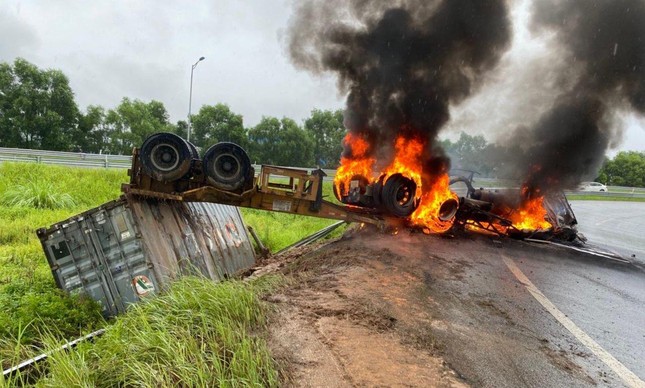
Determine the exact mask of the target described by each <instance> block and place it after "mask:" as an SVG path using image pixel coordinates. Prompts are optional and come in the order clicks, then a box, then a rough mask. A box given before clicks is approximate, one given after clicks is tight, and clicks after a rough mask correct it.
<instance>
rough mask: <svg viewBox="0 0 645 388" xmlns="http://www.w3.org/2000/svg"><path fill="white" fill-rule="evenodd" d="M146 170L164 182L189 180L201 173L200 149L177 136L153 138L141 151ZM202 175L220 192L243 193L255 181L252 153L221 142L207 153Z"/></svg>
mask: <svg viewBox="0 0 645 388" xmlns="http://www.w3.org/2000/svg"><path fill="white" fill-rule="evenodd" d="M139 160H140V162H141V168H142V170H143V171H144V172H145V173H146V174H148V175H150V176H151V177H152V178H153V179H155V180H157V181H160V182H165V183H169V182H174V181H177V180H183V179H189V178H191V177H193V176H195V175H197V174H199V173H200V172H199V171H196V166H197V165H198V163H196V162H199V161H200V158H199V153H198V151H197V148H196V147H195V146H194V145H193V144H192V143H190V142H188V141H186V140H185V139H183V138H181V137H179V136H177V135H175V134H173V133H156V134H154V135H151V136H149V137H148V138H147V139H146V140H145V141H144V142H143V145H142V146H141V148H140V149H139ZM201 172H203V174H204V175H205V177H206V180H207V181H208V183H209V184H210V185H212V186H214V187H215V188H217V189H220V190H226V191H239V190H241V189H243V188H244V187H247V186H248V185H249V184H251V183H252V182H253V176H254V170H253V166H252V165H251V160H250V159H249V156H248V154H247V153H246V151H244V149H243V148H242V147H240V146H239V145H237V144H235V143H229V142H221V143H217V144H215V145H213V146H211V147H210V148H208V150H206V152H205V153H204V156H203V158H202V159H201Z"/></svg>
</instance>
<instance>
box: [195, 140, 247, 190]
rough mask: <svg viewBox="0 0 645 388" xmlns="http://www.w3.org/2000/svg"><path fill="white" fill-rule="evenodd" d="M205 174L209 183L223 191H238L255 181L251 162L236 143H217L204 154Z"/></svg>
mask: <svg viewBox="0 0 645 388" xmlns="http://www.w3.org/2000/svg"><path fill="white" fill-rule="evenodd" d="M203 168H204V173H205V174H206V176H207V178H208V182H209V183H210V184H211V185H213V186H215V187H216V188H218V189H221V190H227V191H236V190H239V189H241V188H243V187H244V185H245V183H248V182H250V181H252V180H253V167H252V166H251V160H250V159H249V156H248V155H247V153H246V151H244V149H243V148H242V147H240V146H239V145H237V144H234V143H217V144H215V145H213V146H212V147H210V148H209V149H208V151H206V153H205V154H204V159H203Z"/></svg>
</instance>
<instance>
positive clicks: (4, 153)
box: [0, 147, 645, 198]
mask: <svg viewBox="0 0 645 388" xmlns="http://www.w3.org/2000/svg"><path fill="white" fill-rule="evenodd" d="M3 161H4V162H34V163H43V164H57V165H63V166H75V167H94V168H129V167H130V165H131V164H132V156H129V155H127V156H126V155H99V154H86V153H82V152H60V151H42V150H25V149H21V148H2V147H0V162H3ZM253 167H254V168H255V172H256V174H257V173H259V171H260V166H259V165H255V164H254V165H253ZM287 168H293V167H287ZM296 168H299V167H296ZM309 170H311V168H309ZM323 171H324V172H325V173H326V174H327V176H326V177H325V179H324V180H325V181H330V180H333V179H334V175H336V170H323ZM509 182H510V181H506V180H498V179H491V178H480V177H475V186H477V187H479V186H480V185H481V186H484V187H509V186H513V185H512V184H509ZM572 193H573V192H572ZM575 193H576V194H593V195H601V196H611V197H634V198H645V188H642V187H641V188H633V187H620V186H609V192H605V193H596V192H593V193H592V192H575Z"/></svg>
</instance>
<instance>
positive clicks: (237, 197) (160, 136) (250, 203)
mask: <svg viewBox="0 0 645 388" xmlns="http://www.w3.org/2000/svg"><path fill="white" fill-rule="evenodd" d="M128 174H129V176H130V183H128V184H124V185H123V186H122V191H123V192H124V193H126V194H132V195H136V196H143V197H151V198H160V199H166V200H176V201H186V202H215V203H221V204H227V205H234V206H240V207H248V208H254V209H261V210H269V211H278V212H286V213H291V214H299V215H306V216H313V217H322V218H329V219H337V220H342V221H346V222H359V223H366V224H372V225H375V226H376V227H378V228H381V229H389V228H392V227H395V228H396V227H400V226H406V225H407V221H406V219H407V217H409V216H410V215H411V214H412V213H413V212H414V210H415V209H416V208H417V207H418V205H419V199H418V198H415V195H414V193H415V190H416V184H415V183H414V181H413V180H412V179H409V178H407V177H405V176H404V175H402V174H393V175H390V176H386V175H385V174H383V175H381V176H380V177H379V178H378V179H376V180H375V181H373V182H371V183H370V181H369V180H368V179H367V178H365V177H361V176H356V177H353V178H352V179H351V180H350V181H349V184H348V187H344V186H342V185H341V187H340V189H339V188H337V187H336V186H335V185H334V194H335V196H336V198H337V199H338V200H339V201H340V202H341V203H342V204H343V205H339V204H335V203H332V202H329V201H327V200H325V199H324V198H323V191H322V188H323V187H322V184H323V177H324V176H325V175H326V174H325V173H324V172H323V171H322V170H320V169H317V170H313V171H311V172H309V171H308V170H303V169H295V168H286V167H279V166H270V165H262V166H260V171H259V173H258V174H257V176H256V173H255V170H254V167H253V165H252V164H251V160H250V159H249V156H248V154H247V153H246V151H245V150H244V149H243V148H241V147H240V146H238V145H237V144H234V143H229V142H222V143H217V144H215V145H213V146H211V147H210V148H209V149H208V150H206V152H205V153H204V156H203V158H201V159H200V158H199V155H198V152H197V150H196V148H195V147H194V146H193V145H192V144H191V143H189V142H188V141H186V140H184V139H182V138H181V137H179V136H177V135H174V134H171V133H157V134H154V135H151V136H150V137H148V138H147V139H146V140H145V141H144V143H143V144H142V146H141V148H138V149H137V148H135V149H134V151H133V158H132V167H131V169H130V170H129V171H128ZM473 176H474V173H473V172H470V174H469V175H467V176H455V177H452V178H451V181H450V183H451V184H457V183H459V182H461V183H463V184H465V185H466V188H467V191H466V194H465V195H464V196H461V197H459V200H458V201H457V200H453V199H451V200H448V201H446V202H445V203H443V205H442V206H441V208H440V209H439V212H438V218H439V219H440V220H442V221H452V222H453V228H452V229H451V230H452V231H453V232H458V231H460V230H472V229H477V230H479V231H483V232H485V233H492V234H495V235H500V236H510V237H514V238H520V239H538V240H555V241H559V242H563V243H567V244H578V245H579V244H582V243H584V242H585V238H584V236H582V235H581V234H579V233H578V232H577V229H576V225H577V220H576V217H575V215H574V214H573V210H572V209H571V206H570V205H569V203H568V201H567V199H566V197H565V196H564V193H562V192H557V193H551V194H549V195H547V196H545V198H544V207H545V209H546V211H547V216H546V219H547V221H548V222H549V223H550V224H551V225H552V227H551V228H548V229H541V230H520V229H517V228H516V227H515V226H513V223H512V222H511V221H510V219H509V217H510V216H511V215H512V213H513V212H514V211H516V210H515V209H517V206H516V205H517V204H516V203H514V202H513V198H519V193H518V191H517V190H515V191H513V190H512V189H508V190H488V189H483V188H479V189H476V188H475V187H474V186H473ZM408 226H409V225H408Z"/></svg>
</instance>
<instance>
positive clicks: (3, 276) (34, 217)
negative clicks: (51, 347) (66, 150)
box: [0, 163, 127, 367]
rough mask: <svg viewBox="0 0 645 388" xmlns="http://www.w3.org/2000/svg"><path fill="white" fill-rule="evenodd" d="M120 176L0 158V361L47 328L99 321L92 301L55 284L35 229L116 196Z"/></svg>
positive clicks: (63, 331) (71, 332)
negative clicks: (2, 160) (0, 159)
mask: <svg viewBox="0 0 645 388" xmlns="http://www.w3.org/2000/svg"><path fill="white" fill-rule="evenodd" d="M126 178H127V176H126V174H125V171H122V170H98V169H96V170H95V169H80V168H67V167H56V166H45V165H37V164H21V163H1V164H0V199H1V200H0V306H2V308H1V309H0V361H1V362H0V364H1V366H2V367H8V366H9V365H10V364H11V363H12V362H15V355H16V354H18V355H19V356H27V355H30V354H33V353H34V352H36V351H37V350H35V349H33V348H32V346H39V345H41V342H42V341H41V338H40V333H41V332H42V331H43V330H45V329H47V328H51V327H55V328H57V333H59V335H60V337H76V336H79V335H80V334H81V333H82V332H84V331H89V330H93V329H95V328H97V327H99V326H101V325H103V324H104V322H103V318H102V317H101V315H100V307H99V306H98V304H97V303H95V302H93V301H91V300H89V299H88V298H86V297H83V296H79V295H76V296H68V295H66V294H65V293H64V292H62V291H61V290H59V289H58V288H57V287H56V285H55V283H54V279H53V277H52V275H51V272H50V270H49V266H48V265H47V261H46V259H45V257H44V254H43V252H42V248H41V245H40V242H39V241H38V238H37V237H36V234H35V230H36V229H37V228H39V227H43V226H49V225H51V224H53V223H56V222H58V221H62V220H64V219H66V218H68V217H70V216H72V215H74V214H77V213H79V212H82V211H84V210H87V209H89V208H91V207H93V206H96V205H99V204H101V203H103V202H106V201H108V200H111V199H114V198H116V197H117V196H118V195H119V185H120V182H123V181H125V179H126ZM16 349H20V351H19V352H16Z"/></svg>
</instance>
